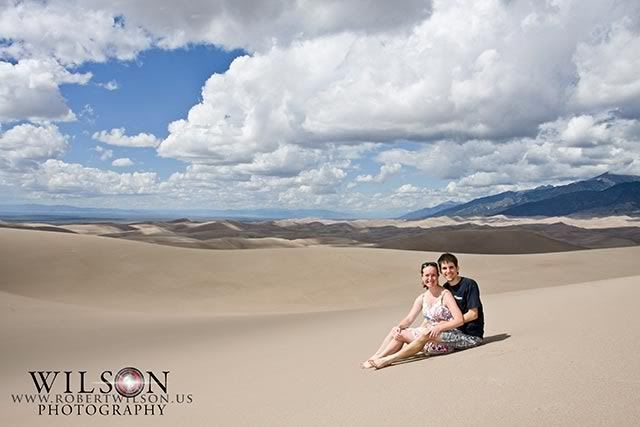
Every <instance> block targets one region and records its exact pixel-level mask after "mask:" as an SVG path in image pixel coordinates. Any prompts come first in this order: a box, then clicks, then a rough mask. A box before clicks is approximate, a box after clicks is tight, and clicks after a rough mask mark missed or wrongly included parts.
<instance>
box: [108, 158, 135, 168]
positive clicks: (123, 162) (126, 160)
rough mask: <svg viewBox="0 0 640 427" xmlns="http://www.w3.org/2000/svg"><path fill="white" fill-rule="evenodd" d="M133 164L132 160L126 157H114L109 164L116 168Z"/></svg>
mask: <svg viewBox="0 0 640 427" xmlns="http://www.w3.org/2000/svg"><path fill="white" fill-rule="evenodd" d="M133 165H134V163H133V161H132V160H131V159H130V158H128V157H123V158H120V159H115V160H114V161H113V162H111V166H115V167H118V168H126V167H129V166H133Z"/></svg>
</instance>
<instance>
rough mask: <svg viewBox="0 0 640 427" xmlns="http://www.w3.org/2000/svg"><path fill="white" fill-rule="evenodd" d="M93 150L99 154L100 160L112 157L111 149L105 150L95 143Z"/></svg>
mask: <svg viewBox="0 0 640 427" xmlns="http://www.w3.org/2000/svg"><path fill="white" fill-rule="evenodd" d="M94 150H95V151H96V153H98V154H100V160H102V161H105V160H109V159H110V158H112V157H113V150H107V149H106V148H104V147H101V146H100V145H96V148H94Z"/></svg>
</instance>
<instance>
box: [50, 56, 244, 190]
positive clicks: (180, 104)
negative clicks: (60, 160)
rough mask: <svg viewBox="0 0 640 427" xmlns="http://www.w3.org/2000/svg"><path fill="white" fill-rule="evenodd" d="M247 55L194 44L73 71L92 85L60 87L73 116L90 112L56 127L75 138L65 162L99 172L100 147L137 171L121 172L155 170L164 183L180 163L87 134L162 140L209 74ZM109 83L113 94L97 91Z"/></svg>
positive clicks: (193, 101) (150, 150)
mask: <svg viewBox="0 0 640 427" xmlns="http://www.w3.org/2000/svg"><path fill="white" fill-rule="evenodd" d="M246 54H247V53H246V52H244V51H242V50H233V51H225V50H223V49H220V48H216V47H215V46H212V45H197V46H187V47H184V48H179V49H175V50H163V49H158V48H153V49H150V50H147V51H144V52H142V53H140V55H139V56H138V57H137V58H136V59H135V60H132V61H118V60H109V61H108V62H105V63H87V64H83V65H82V66H80V67H78V69H77V71H78V72H81V73H87V72H88V73H91V74H92V75H93V78H92V82H93V84H88V85H63V86H62V87H61V88H60V91H61V93H62V96H63V97H64V98H65V99H66V100H67V104H68V105H69V107H70V108H71V109H72V110H73V111H80V112H81V111H83V109H85V106H90V107H91V113H85V115H84V117H81V118H80V119H79V120H77V121H74V122H69V123H64V124H61V125H60V129H61V130H62V131H63V132H64V133H66V134H69V135H73V136H74V141H73V144H72V146H71V148H70V150H69V151H67V152H66V154H65V157H64V160H65V161H69V162H74V163H75V162H78V163H81V164H84V165H87V166H92V167H98V168H99V167H103V166H104V161H101V160H100V155H99V153H97V152H96V151H95V147H96V145H99V146H102V147H103V148H105V149H111V150H112V151H113V152H114V157H115V158H122V157H127V158H130V159H131V160H132V161H134V162H135V164H136V165H140V166H141V167H136V165H134V166H131V167H128V168H123V169H122V170H123V171H125V170H128V171H135V170H144V171H151V172H153V171H155V172H157V173H158V174H159V176H160V178H162V179H166V178H168V177H169V175H170V174H172V173H174V172H177V171H181V170H183V169H184V166H185V165H184V163H183V162H180V161H177V160H175V159H171V158H161V157H158V156H157V155H156V151H155V149H153V148H127V147H114V146H109V145H107V144H104V143H101V142H99V141H96V140H95V139H93V138H92V135H93V134H94V133H95V132H99V131H101V130H104V129H113V128H125V129H126V130H127V133H130V134H134V135H137V134H139V133H141V132H144V133H151V134H153V135H155V136H157V137H158V138H165V137H166V136H167V134H168V131H167V125H168V124H169V123H170V122H172V121H174V120H177V119H180V118H183V117H185V116H186V114H187V113H188V112H189V109H190V108H191V107H192V106H193V105H194V104H196V103H197V102H199V101H200V100H201V90H202V86H203V85H204V82H205V81H206V80H207V79H208V78H209V77H210V76H211V75H212V74H214V73H219V74H220V73H224V72H225V71H227V70H228V69H229V65H230V64H231V61H233V60H234V59H235V58H236V57H238V56H241V55H246ZM110 82H111V83H115V85H117V89H115V90H108V89H105V88H104V87H103V86H99V85H100V84H102V85H106V84H108V83H110Z"/></svg>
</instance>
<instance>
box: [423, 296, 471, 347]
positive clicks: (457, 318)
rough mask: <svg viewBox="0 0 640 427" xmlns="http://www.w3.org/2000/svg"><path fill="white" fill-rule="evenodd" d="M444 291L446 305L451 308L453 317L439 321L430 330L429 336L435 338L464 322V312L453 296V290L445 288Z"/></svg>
mask: <svg viewBox="0 0 640 427" xmlns="http://www.w3.org/2000/svg"><path fill="white" fill-rule="evenodd" d="M443 292H444V297H443V300H444V305H445V307H447V308H448V309H449V311H450V312H451V315H452V316H453V319H451V320H447V321H445V322H439V323H438V324H437V325H435V326H434V327H433V328H431V330H430V331H429V337H431V338H435V337H437V336H438V335H440V334H441V333H442V332H445V331H449V330H451V329H455V328H458V327H460V326H462V325H463V324H464V317H463V316H462V312H461V311H460V307H458V304H457V303H456V300H455V299H454V298H453V295H452V294H451V292H449V291H447V290H445V291H443Z"/></svg>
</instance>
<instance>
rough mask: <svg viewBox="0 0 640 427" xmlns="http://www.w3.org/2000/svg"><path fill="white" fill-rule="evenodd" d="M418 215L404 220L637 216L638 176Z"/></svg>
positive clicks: (596, 180) (524, 193)
mask: <svg viewBox="0 0 640 427" xmlns="http://www.w3.org/2000/svg"><path fill="white" fill-rule="evenodd" d="M418 212H420V211H415V212H410V213H408V214H406V215H404V217H411V219H424V218H429V217H436V216H449V217H453V216H460V217H471V216H491V215H507V216H559V215H590V216H607V215H640V176H635V175H615V174H611V173H605V174H602V175H599V176H596V177H595V178H591V179H588V180H584V181H577V182H573V183H571V184H567V185H560V186H550V185H549V186H543V187H538V188H534V189H532V190H524V191H506V192H504V193H500V194H495V195H493V196H487V197H481V198H479V199H475V200H472V201H470V202H467V203H463V204H460V205H457V206H453V207H451V208H447V209H443V210H439V211H437V212H433V213H428V214H425V215H424V216H421V215H418ZM404 217H403V218H404Z"/></svg>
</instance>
